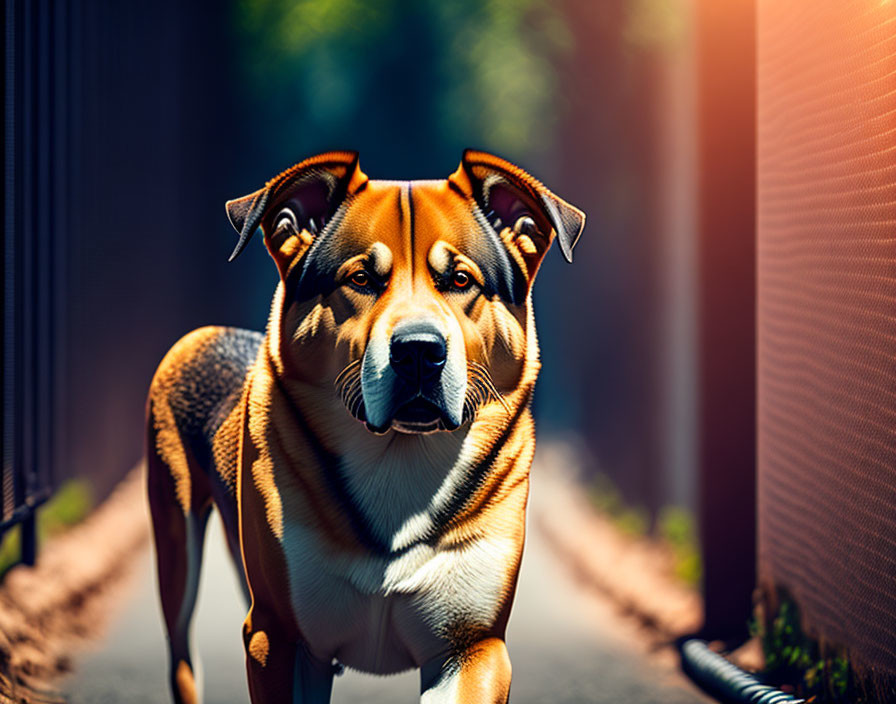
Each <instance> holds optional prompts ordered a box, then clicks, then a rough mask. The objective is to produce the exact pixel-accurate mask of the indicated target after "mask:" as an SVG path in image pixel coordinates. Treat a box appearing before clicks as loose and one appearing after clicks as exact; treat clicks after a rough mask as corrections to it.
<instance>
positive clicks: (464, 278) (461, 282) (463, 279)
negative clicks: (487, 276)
mask: <svg viewBox="0 0 896 704" xmlns="http://www.w3.org/2000/svg"><path fill="white" fill-rule="evenodd" d="M471 283H473V277H472V276H470V275H469V274H468V273H467V272H465V271H455V272H454V274H452V276H451V285H452V286H454V288H456V289H458V290H461V291H462V290H463V289H465V288H469V287H470V284H471Z"/></svg>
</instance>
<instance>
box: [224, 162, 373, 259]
mask: <svg viewBox="0 0 896 704" xmlns="http://www.w3.org/2000/svg"><path fill="white" fill-rule="evenodd" d="M366 182H367V176H365V175H364V173H363V172H362V171H361V169H360V168H359V166H358V154H357V152H327V153H326V154H319V155H318V156H313V157H311V158H310V159H305V161H302V162H299V163H298V164H296V165H295V166H293V167H291V168H289V169H287V170H286V171H284V172H283V173H281V174H280V175H279V176H275V177H274V178H272V179H271V180H270V181H268V182H267V184H266V185H265V187H264V188H262V189H260V190H258V191H255V192H254V193H250V194H249V195H247V196H243V197H242V198H236V199H234V200H229V201H227V217H228V218H229V219H230V224H231V225H233V227H234V229H235V230H236V231H237V232H239V233H240V239H239V242H237V245H236V248H235V249H234V250H233V254H231V255H230V260H229V261H233V260H234V259H236V258H237V257H238V256H239V254H240V252H242V251H243V249H244V248H245V247H246V244H247V243H248V242H249V240H250V239H251V238H252V235H254V234H255V231H256V230H257V229H258V228H259V227H261V229H262V231H263V232H264V239H265V245H266V246H267V248H268V250H269V251H270V253H271V256H272V257H273V258H274V261H275V262H276V263H277V267H278V269H280V270H281V271H280V274H281V276H283V275H285V273H286V272H285V270H284V268H285V266H286V265H287V262H288V260H290V259H294V258H295V255H296V254H297V251H292V250H299V249H307V246H308V245H310V243H311V242H312V241H313V238H314V237H316V236H317V234H318V233H319V232H321V231H322V230H323V229H324V228H325V227H326V226H327V223H328V222H329V220H330V218H332V216H333V214H334V213H335V212H336V210H337V209H338V208H339V205H340V204H341V203H342V201H343V200H345V198H346V196H347V195H348V194H351V193H354V192H355V191H357V190H358V189H360V188H361V187H362V186H363V185H364V184H365V183H366ZM288 242H291V245H294V246H291V245H288V244H287V243H288Z"/></svg>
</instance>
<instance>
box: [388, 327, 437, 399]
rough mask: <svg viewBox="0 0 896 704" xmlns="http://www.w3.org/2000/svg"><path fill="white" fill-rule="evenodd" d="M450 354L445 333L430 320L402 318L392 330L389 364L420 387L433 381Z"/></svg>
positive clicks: (407, 379)
mask: <svg viewBox="0 0 896 704" xmlns="http://www.w3.org/2000/svg"><path fill="white" fill-rule="evenodd" d="M447 356H448V346H447V344H446V343H445V336H444V335H442V333H441V332H440V331H439V329H438V328H437V327H436V326H435V325H434V324H433V323H430V322H428V321H418V320H409V321H402V322H401V323H399V324H398V325H396V326H395V330H394V331H393V332H392V342H391V343H390V345H389V364H390V365H391V366H392V369H393V370H394V371H395V373H396V374H397V375H398V376H399V377H401V378H402V379H404V380H405V381H407V382H409V383H411V384H414V385H416V386H421V385H422V384H424V383H427V382H432V381H434V380H435V379H436V378H437V377H438V376H439V374H441V373H442V368H443V367H444V366H445V359H446V357H447Z"/></svg>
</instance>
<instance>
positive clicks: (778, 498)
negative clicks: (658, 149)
mask: <svg viewBox="0 0 896 704" xmlns="http://www.w3.org/2000/svg"><path fill="white" fill-rule="evenodd" d="M757 78H758V133H757V137H758V172H757V177H758V279H757V282H758V328H757V332H758V388H759V396H758V443H759V444H758V451H759V456H758V474H759V479H758V506H759V533H758V538H759V572H760V578H761V580H762V582H763V583H764V584H765V585H770V584H771V585H774V586H776V587H777V586H783V587H786V588H787V589H788V590H789V591H790V593H791V594H792V595H793V597H794V598H795V600H796V601H797V603H798V604H799V606H800V608H801V610H802V613H803V617H804V620H805V625H806V626H807V627H808V628H809V630H810V631H811V632H812V633H813V634H814V635H816V636H819V637H821V638H822V639H824V640H825V641H827V642H829V643H832V644H837V645H841V646H847V647H848V648H849V649H850V651H851V654H852V657H853V660H854V662H855V663H857V664H859V665H864V666H866V667H871V668H874V669H875V670H876V671H878V672H879V673H882V674H889V675H892V674H894V673H896V2H892V1H889V0H883V1H882V0H761V1H760V3H759V15H758V77H757Z"/></svg>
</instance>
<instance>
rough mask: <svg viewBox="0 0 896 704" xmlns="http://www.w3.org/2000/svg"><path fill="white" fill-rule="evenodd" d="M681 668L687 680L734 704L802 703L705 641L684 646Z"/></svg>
mask: <svg viewBox="0 0 896 704" xmlns="http://www.w3.org/2000/svg"><path fill="white" fill-rule="evenodd" d="M681 665H682V668H683V669H684V671H685V673H687V675H688V677H690V678H691V679H692V680H694V681H695V682H696V683H697V684H698V685H700V686H701V687H702V688H703V689H705V690H706V691H707V692H709V693H710V694H712V695H713V696H716V697H718V698H719V699H721V700H722V701H725V702H731V704H784V702H788V703H789V704H799V703H801V702H805V701H806V700H805V699H798V698H796V697H794V696H793V695H790V694H786V693H785V692H782V691H781V690H780V689H775V688H774V687H771V686H769V685H767V684H762V683H761V682H760V681H759V680H757V679H756V678H755V677H753V675H751V674H749V673H747V672H744V671H743V670H741V669H740V668H739V667H737V666H736V665H734V664H732V663H731V662H729V661H728V660H726V659H725V658H723V657H722V656H721V655H719V654H718V653H714V652H713V651H712V650H710V649H709V648H708V647H707V645H706V641H704V640H700V639H698V638H691V639H690V640H686V641H685V642H684V644H683V645H682V646H681Z"/></svg>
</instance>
